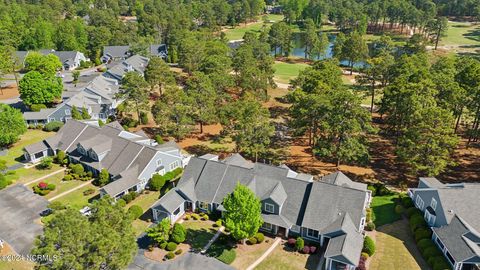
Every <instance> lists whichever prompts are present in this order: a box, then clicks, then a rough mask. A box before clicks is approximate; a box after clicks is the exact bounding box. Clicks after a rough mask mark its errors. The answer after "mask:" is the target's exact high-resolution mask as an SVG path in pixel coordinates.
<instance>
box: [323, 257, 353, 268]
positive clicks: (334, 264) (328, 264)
mask: <svg viewBox="0 0 480 270" xmlns="http://www.w3.org/2000/svg"><path fill="white" fill-rule="evenodd" d="M325 269H326V270H354V269H355V265H351V264H347V263H344V262H340V261H337V260H334V259H331V258H326V259H325Z"/></svg>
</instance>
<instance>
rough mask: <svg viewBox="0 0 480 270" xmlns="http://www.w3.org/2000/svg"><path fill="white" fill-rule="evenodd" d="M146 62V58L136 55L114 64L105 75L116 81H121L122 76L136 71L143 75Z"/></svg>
mask: <svg viewBox="0 0 480 270" xmlns="http://www.w3.org/2000/svg"><path fill="white" fill-rule="evenodd" d="M148 61H149V59H148V58H146V57H143V56H140V55H138V54H136V55H134V56H131V57H129V58H127V59H125V60H123V61H122V62H121V63H118V64H116V65H115V66H113V67H112V68H110V69H109V70H107V73H108V74H110V75H112V76H113V77H115V78H116V79H117V80H121V79H122V78H123V75H125V73H127V72H130V71H136V72H139V73H141V74H143V72H144V71H145V68H146V67H147V64H148Z"/></svg>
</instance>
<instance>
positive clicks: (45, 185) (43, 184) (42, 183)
mask: <svg viewBox="0 0 480 270" xmlns="http://www.w3.org/2000/svg"><path fill="white" fill-rule="evenodd" d="M38 187H39V188H40V189H47V187H48V184H47V183H45V182H40V183H38Z"/></svg>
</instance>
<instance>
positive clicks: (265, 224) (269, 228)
mask: <svg viewBox="0 0 480 270" xmlns="http://www.w3.org/2000/svg"><path fill="white" fill-rule="evenodd" d="M262 229H264V230H271V229H272V224H270V223H266V222H264V223H263V224H262Z"/></svg>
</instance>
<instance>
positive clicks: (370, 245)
mask: <svg viewBox="0 0 480 270" xmlns="http://www.w3.org/2000/svg"><path fill="white" fill-rule="evenodd" d="M362 251H363V252H365V253H367V254H368V255H369V256H372V255H373V254H375V242H373V240H372V238H370V236H365V240H364V241H363V249H362Z"/></svg>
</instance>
